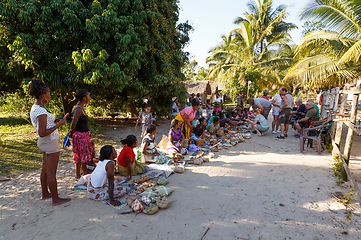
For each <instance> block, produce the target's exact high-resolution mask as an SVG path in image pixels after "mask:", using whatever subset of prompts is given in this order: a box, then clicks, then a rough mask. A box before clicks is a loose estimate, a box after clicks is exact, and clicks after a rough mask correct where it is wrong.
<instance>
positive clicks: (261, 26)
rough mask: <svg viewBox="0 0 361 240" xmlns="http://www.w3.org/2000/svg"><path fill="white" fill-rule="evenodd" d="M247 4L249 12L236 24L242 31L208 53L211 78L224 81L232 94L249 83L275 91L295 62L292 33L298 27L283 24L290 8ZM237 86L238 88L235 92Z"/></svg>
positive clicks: (259, 0) (261, 0)
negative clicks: (287, 69) (290, 32)
mask: <svg viewBox="0 0 361 240" xmlns="http://www.w3.org/2000/svg"><path fill="white" fill-rule="evenodd" d="M247 5H248V8H249V11H247V12H246V13H245V14H244V17H238V18H236V20H235V21H234V23H236V24H239V25H240V28H237V29H234V30H233V31H232V32H230V33H229V34H228V36H226V35H224V36H222V42H221V43H220V44H219V45H218V46H216V47H214V48H212V49H211V50H210V51H209V53H210V56H209V57H208V58H207V63H208V65H209V68H210V69H209V75H208V77H209V78H211V79H217V80H218V81H221V82H222V83H223V84H224V85H225V86H226V89H228V91H233V92H237V91H238V90H241V89H242V86H243V87H245V86H246V84H247V82H248V81H251V85H252V86H253V90H260V89H262V88H266V87H267V88H274V86H275V84H276V85H277V83H281V81H282V79H283V76H284V74H285V67H287V66H290V65H291V64H292V63H293V61H294V60H293V55H292V49H293V48H294V47H293V42H292V41H291V37H290V35H289V31H290V30H292V29H295V28H297V26H296V25H295V24H293V23H288V22H285V21H284V20H285V18H286V17H287V15H288V12H287V6H285V5H280V6H277V7H276V8H275V9H273V7H272V0H256V1H253V2H249V3H248V4H247ZM290 53H291V54H290ZM235 86H239V87H238V88H237V89H234V87H235ZM251 90H252V89H251Z"/></svg>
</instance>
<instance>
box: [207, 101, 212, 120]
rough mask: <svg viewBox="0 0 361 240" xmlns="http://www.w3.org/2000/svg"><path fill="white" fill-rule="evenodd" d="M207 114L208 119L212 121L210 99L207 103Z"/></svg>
mask: <svg viewBox="0 0 361 240" xmlns="http://www.w3.org/2000/svg"><path fill="white" fill-rule="evenodd" d="M206 112H207V118H208V119H210V118H211V114H212V104H211V100H210V99H208V100H207V103H206Z"/></svg>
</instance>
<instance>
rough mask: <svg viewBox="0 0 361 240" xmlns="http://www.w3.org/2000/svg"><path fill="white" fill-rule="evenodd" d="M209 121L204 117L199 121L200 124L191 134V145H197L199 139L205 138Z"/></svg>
mask: <svg viewBox="0 0 361 240" xmlns="http://www.w3.org/2000/svg"><path fill="white" fill-rule="evenodd" d="M206 126H207V120H206V119H205V118H204V117H201V118H200V119H199V124H198V125H197V126H196V127H195V128H193V132H192V134H191V143H193V144H195V143H196V140H197V139H203V138H204V131H205V130H206Z"/></svg>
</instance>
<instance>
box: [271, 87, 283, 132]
mask: <svg viewBox="0 0 361 240" xmlns="http://www.w3.org/2000/svg"><path fill="white" fill-rule="evenodd" d="M281 102H282V97H281V95H280V94H279V93H278V94H276V95H275V96H274V97H273V99H272V101H271V104H272V105H273V109H272V116H273V121H272V133H278V132H281V131H280V130H278V128H279V126H280V124H279V122H278V119H279V115H280V112H279V111H278V110H279V109H280V107H281Z"/></svg>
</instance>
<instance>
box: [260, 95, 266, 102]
mask: <svg viewBox="0 0 361 240" xmlns="http://www.w3.org/2000/svg"><path fill="white" fill-rule="evenodd" d="M258 98H264V99H266V100H268V101H269V96H265V95H261V96H259V97H258Z"/></svg>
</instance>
